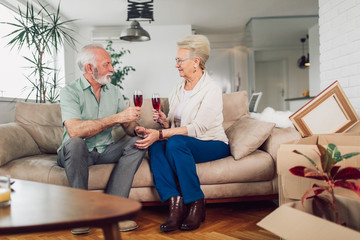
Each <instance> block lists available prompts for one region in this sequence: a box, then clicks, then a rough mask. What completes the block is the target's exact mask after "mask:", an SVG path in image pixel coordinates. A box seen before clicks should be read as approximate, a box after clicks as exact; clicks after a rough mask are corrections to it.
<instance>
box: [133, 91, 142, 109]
mask: <svg viewBox="0 0 360 240" xmlns="http://www.w3.org/2000/svg"><path fill="white" fill-rule="evenodd" d="M142 102H143V95H135V94H134V104H135V106H136V107H141V105H142Z"/></svg>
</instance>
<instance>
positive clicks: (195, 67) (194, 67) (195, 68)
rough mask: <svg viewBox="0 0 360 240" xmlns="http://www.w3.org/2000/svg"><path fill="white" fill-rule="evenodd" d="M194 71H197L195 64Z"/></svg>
mask: <svg viewBox="0 0 360 240" xmlns="http://www.w3.org/2000/svg"><path fill="white" fill-rule="evenodd" d="M194 73H196V66H195V65H194Z"/></svg>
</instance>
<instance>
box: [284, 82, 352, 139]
mask: <svg viewBox="0 0 360 240" xmlns="http://www.w3.org/2000/svg"><path fill="white" fill-rule="evenodd" d="M289 119H290V120H291V122H292V123H293V124H294V126H295V128H296V129H297V130H298V131H299V133H300V134H301V136H302V137H307V136H311V135H314V134H329V133H342V132H346V131H347V130H349V129H350V128H351V127H352V126H354V125H355V124H356V123H357V122H359V116H358V115H357V114H356V112H355V110H354V108H353V106H352V105H351V103H350V101H349V99H348V98H347V97H346V95H345V93H344V91H343V89H342V88H341V85H340V83H339V82H338V81H335V82H334V83H332V84H331V85H330V86H329V87H327V88H326V89H325V90H324V91H322V92H321V93H320V94H318V95H317V96H316V97H315V98H313V99H312V100H311V101H309V102H308V103H307V104H305V105H304V106H303V107H301V108H300V109H299V110H297V111H296V112H295V113H294V114H292V115H291V116H290V117H289Z"/></svg>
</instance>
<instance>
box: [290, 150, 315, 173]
mask: <svg viewBox="0 0 360 240" xmlns="http://www.w3.org/2000/svg"><path fill="white" fill-rule="evenodd" d="M293 152H294V153H296V154H300V155H302V156H304V157H305V158H306V159H307V160H309V162H310V163H311V164H312V165H313V166H314V167H315V168H316V169H319V168H318V166H317V164H316V163H315V162H314V161H313V160H312V159H311V158H309V157H308V156H306V155H305V154H303V153H301V152H299V151H297V150H294V151H293Z"/></svg>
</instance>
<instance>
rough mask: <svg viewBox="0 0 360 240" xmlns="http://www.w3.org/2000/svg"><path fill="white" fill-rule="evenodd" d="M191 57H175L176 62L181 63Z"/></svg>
mask: <svg viewBox="0 0 360 240" xmlns="http://www.w3.org/2000/svg"><path fill="white" fill-rule="evenodd" d="M189 59H190V58H183V59H180V58H175V61H176V64H178V65H181V64H182V62H183V61H185V60H189Z"/></svg>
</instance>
